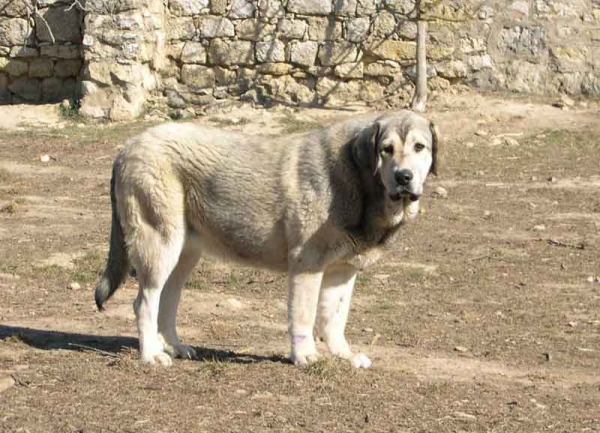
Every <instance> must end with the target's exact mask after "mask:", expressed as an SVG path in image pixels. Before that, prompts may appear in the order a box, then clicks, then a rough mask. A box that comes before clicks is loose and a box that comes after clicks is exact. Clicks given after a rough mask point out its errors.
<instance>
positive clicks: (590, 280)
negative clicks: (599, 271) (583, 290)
mask: <svg viewBox="0 0 600 433" xmlns="http://www.w3.org/2000/svg"><path fill="white" fill-rule="evenodd" d="M595 281H596V278H594V277H588V278H587V282H588V283H593V282H595Z"/></svg>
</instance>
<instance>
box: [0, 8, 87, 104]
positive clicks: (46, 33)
mask: <svg viewBox="0 0 600 433" xmlns="http://www.w3.org/2000/svg"><path fill="white" fill-rule="evenodd" d="M33 1H34V0H32V1H26V0H0V103H19V102H57V101H60V100H62V99H64V98H78V97H79V95H80V90H79V78H78V77H79V73H80V70H81V67H82V64H83V59H82V53H81V49H80V44H81V34H82V33H81V25H82V22H83V14H82V12H81V10H80V9H78V8H71V9H70V10H68V11H67V10H66V9H67V8H68V6H69V5H70V3H69V4H66V3H62V2H60V1H52V0H46V1H38V2H37V3H36V4H35V5H34V3H33Z"/></svg>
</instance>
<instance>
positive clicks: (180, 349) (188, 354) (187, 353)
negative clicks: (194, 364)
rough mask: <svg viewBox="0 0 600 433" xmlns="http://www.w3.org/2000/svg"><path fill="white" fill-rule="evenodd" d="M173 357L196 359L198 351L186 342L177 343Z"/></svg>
mask: <svg viewBox="0 0 600 433" xmlns="http://www.w3.org/2000/svg"><path fill="white" fill-rule="evenodd" d="M173 349H174V352H175V358H181V359H198V353H197V352H196V349H194V348H193V347H192V346H188V345H186V344H178V345H177V346H175V347H174V348H173Z"/></svg>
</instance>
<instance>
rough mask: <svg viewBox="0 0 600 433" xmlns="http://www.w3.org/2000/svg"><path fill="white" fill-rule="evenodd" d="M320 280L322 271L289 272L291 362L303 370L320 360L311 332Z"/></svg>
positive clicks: (313, 324) (315, 313) (315, 314)
mask: <svg viewBox="0 0 600 433" xmlns="http://www.w3.org/2000/svg"><path fill="white" fill-rule="evenodd" d="M322 279H323V272H322V271H317V272H315V271H313V272H307V271H293V270H290V274H289V283H288V284H289V285H288V289H289V291H288V330H289V333H290V339H291V342H292V352H291V355H290V358H291V360H292V362H293V363H294V364H295V365H297V366H300V367H305V366H307V365H309V364H312V363H313V362H315V361H317V360H318V359H319V353H318V352H317V347H316V345H315V338H314V334H313V329H314V326H315V320H316V316H317V305H318V302H319V291H320V289H321V281H322Z"/></svg>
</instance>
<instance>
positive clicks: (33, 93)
mask: <svg viewBox="0 0 600 433" xmlns="http://www.w3.org/2000/svg"><path fill="white" fill-rule="evenodd" d="M8 90H10V91H11V92H12V93H13V94H14V95H16V96H18V97H19V98H20V99H22V100H24V101H27V102H37V101H39V100H40V97H41V95H42V82H41V80H40V79H39V78H26V77H21V78H17V79H16V80H14V81H13V82H12V83H10V84H9V86H8Z"/></svg>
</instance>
